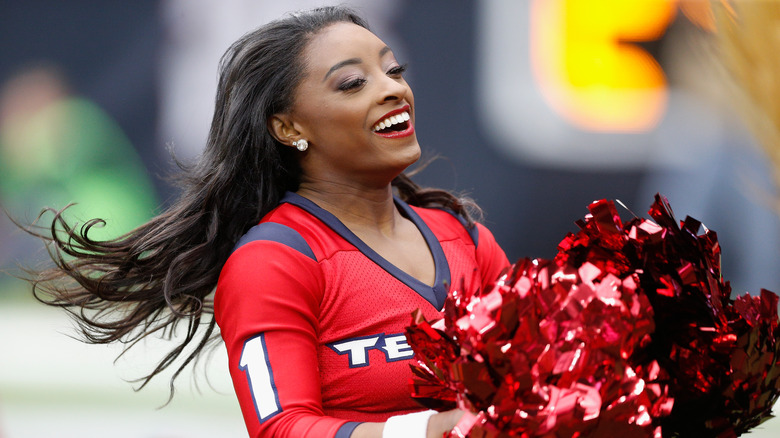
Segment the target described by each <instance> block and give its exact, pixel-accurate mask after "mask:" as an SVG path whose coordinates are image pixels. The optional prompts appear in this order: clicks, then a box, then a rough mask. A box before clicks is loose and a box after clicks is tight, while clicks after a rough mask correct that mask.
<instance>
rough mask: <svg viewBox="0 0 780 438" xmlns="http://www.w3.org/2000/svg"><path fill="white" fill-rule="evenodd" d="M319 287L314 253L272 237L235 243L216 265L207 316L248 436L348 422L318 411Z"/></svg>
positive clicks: (299, 432) (329, 431)
mask: <svg viewBox="0 0 780 438" xmlns="http://www.w3.org/2000/svg"><path fill="white" fill-rule="evenodd" d="M322 289H323V284H322V278H321V274H320V271H319V268H318V265H317V262H316V261H315V260H313V259H312V258H311V257H308V256H306V255H304V254H301V253H300V252H299V251H296V250H295V249H292V248H290V247H288V246H286V245H284V244H281V243H278V242H273V241H255V242H251V243H248V244H246V245H244V246H242V247H240V248H239V249H238V250H236V251H235V252H234V253H233V254H232V255H231V256H230V258H229V259H228V261H227V263H226V264H225V266H224V268H223V269H222V273H221V274H220V279H219V282H218V285H217V291H216V295H215V318H216V320H217V323H218V325H219V327H220V332H221V335H222V338H223V339H224V341H225V346H226V347H227V352H228V362H229V368H230V374H231V377H232V379H233V385H234V387H235V391H236V395H237V397H238V401H239V404H240V406H241V411H242V413H243V416H244V420H245V422H246V426H247V429H248V431H249V436H250V437H272V436H273V437H334V436H336V434H337V433H338V434H339V435H342V434H343V433H344V431H345V430H346V429H350V427H353V426H352V424H351V423H350V424H345V423H347V421H346V420H343V419H337V418H333V417H326V416H324V415H323V410H322V402H321V395H320V394H321V392H320V386H321V385H320V378H319V371H318V366H317V363H318V362H317V331H318V316H319V315H318V309H319V303H320V299H321V291H322ZM339 430H341V432H339ZM350 431H351V429H350Z"/></svg>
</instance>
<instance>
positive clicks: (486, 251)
mask: <svg viewBox="0 0 780 438" xmlns="http://www.w3.org/2000/svg"><path fill="white" fill-rule="evenodd" d="M475 227H477V233H478V238H477V240H476V243H477V254H476V256H477V265H478V266H479V271H480V273H481V274H482V285H481V286H482V290H490V287H491V286H492V284H493V282H495V281H496V280H497V279H498V276H499V275H501V272H502V271H503V270H504V269H505V268H507V267H508V266H509V259H507V257H506V254H505V253H504V250H503V249H501V247H500V246H498V243H497V242H496V239H495V237H493V233H491V232H490V230H488V229H487V228H486V227H485V226H484V225H482V224H480V223H477V224H475Z"/></svg>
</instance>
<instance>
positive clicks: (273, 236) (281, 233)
mask: <svg viewBox="0 0 780 438" xmlns="http://www.w3.org/2000/svg"><path fill="white" fill-rule="evenodd" d="M255 240H269V241H272V242H278V243H281V244H283V245H287V246H289V247H290V248H292V249H294V250H296V251H298V252H300V253H301V254H303V255H305V256H307V257H309V258H311V259H312V260H314V261H317V257H315V256H314V251H312V250H311V247H310V246H309V244H308V243H307V242H306V240H305V239H304V238H303V236H301V235H300V234H299V233H298V232H297V231H295V230H293V229H292V228H290V227H288V226H287V225H282V224H278V223H276V222H263V223H261V224H258V225H255V226H254V227H252V228H250V229H249V231H247V232H246V234H244V235H243V236H241V238H240V239H239V240H238V243H237V244H236V246H235V248H233V251H234V252H235V251H236V250H237V249H238V248H241V247H242V246H244V245H246V244H247V243H249V242H254V241H255Z"/></svg>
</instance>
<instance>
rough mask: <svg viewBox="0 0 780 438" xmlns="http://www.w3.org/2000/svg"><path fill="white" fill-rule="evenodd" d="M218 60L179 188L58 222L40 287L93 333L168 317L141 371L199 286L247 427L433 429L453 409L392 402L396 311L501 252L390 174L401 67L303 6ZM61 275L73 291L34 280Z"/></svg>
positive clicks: (405, 97)
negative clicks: (202, 145)
mask: <svg viewBox="0 0 780 438" xmlns="http://www.w3.org/2000/svg"><path fill="white" fill-rule="evenodd" d="M221 69H222V71H221V77H220V81H219V86H218V92H217V100H216V110H215V115H214V119H213V122H212V126H211V131H210V135H209V139H208V143H207V147H206V150H205V152H204V154H203V156H202V158H201V160H200V161H199V162H198V163H197V164H196V165H195V167H194V168H193V169H190V170H189V172H187V177H186V180H185V181H184V183H185V186H184V193H183V196H182V198H181V199H180V200H179V201H178V202H177V203H176V204H175V205H174V206H173V207H171V208H170V209H169V210H168V211H166V212H165V213H163V214H162V215H160V216H158V217H156V218H154V219H153V220H151V221H150V222H149V223H147V224H145V225H143V226H141V227H139V228H138V229H136V230H135V231H134V232H132V233H130V234H128V235H126V236H124V237H122V238H120V239H117V240H115V241H109V242H95V241H92V240H90V239H89V238H88V236H87V233H88V231H89V224H88V225H87V226H86V227H84V228H83V229H82V230H81V231H80V232H77V230H74V229H71V228H69V227H68V225H67V223H66V221H64V220H63V219H62V217H61V216H60V215H57V216H56V217H55V222H54V224H53V226H52V230H51V232H52V234H53V235H54V238H53V240H54V243H55V244H56V247H57V248H59V251H58V252H56V253H55V261H56V262H57V263H58V269H57V270H53V271H50V272H48V273H47V275H44V276H43V278H42V280H43V281H45V283H40V282H39V283H38V287H39V289H40V288H41V287H42V286H44V287H46V288H45V289H43V292H45V293H49V294H51V297H52V298H50V302H51V303H53V304H55V305H61V306H66V307H69V308H75V309H74V313H76V314H77V315H79V317H81V318H83V323H82V326H83V328H84V330H85V333H86V335H87V337H88V339H89V340H91V341H94V342H111V341H113V340H117V339H120V338H121V339H125V338H128V337H129V338H130V339H131V340H132V339H139V338H141V337H143V336H146V335H148V334H150V333H154V332H156V331H158V330H165V329H167V328H169V327H171V326H173V325H175V324H176V322H177V321H179V320H182V319H184V320H186V321H187V323H188V332H187V336H186V338H185V339H184V341H183V342H182V343H181V344H180V345H177V347H176V348H175V349H173V350H172V351H171V352H170V354H168V356H166V357H165V358H164V360H163V361H162V362H161V363H160V364H159V365H158V367H157V368H156V369H155V370H153V371H152V373H150V374H149V375H148V376H147V378H146V379H147V381H148V379H151V378H152V377H153V376H154V375H156V374H157V373H159V372H160V371H161V370H162V369H164V368H166V367H168V366H170V365H171V364H172V363H173V361H174V360H175V359H176V358H177V357H179V356H181V355H182V353H183V351H184V349H185V347H187V345H188V344H189V343H191V342H194V340H195V339H196V334H197V332H198V329H199V326H200V325H201V322H202V319H201V318H203V317H204V314H207V313H208V312H209V311H210V310H211V309H210V306H208V305H207V302H208V300H207V297H208V296H209V294H210V293H211V292H212V291H213V289H214V286H215V285H217V290H216V293H215V298H214V309H213V310H214V314H215V320H216V323H218V324H219V327H220V332H221V335H222V338H223V339H224V341H225V344H226V347H227V349H228V357H229V362H230V363H229V367H230V372H231V375H232V377H233V382H234V386H235V388H236V393H237V395H238V398H239V402H240V404H241V408H242V411H243V414H244V418H245V420H246V423H247V428H248V430H249V433H250V435H251V436H275V437H306V436H312V437H332V436H352V437H371V436H374V437H379V436H385V437H391V436H404V437H413V436H426V433H427V436H437V437H440V436H441V435H442V433H444V432H446V431H448V430H451V429H452V427H453V426H454V425H455V423H456V421H457V420H458V418H459V417H460V413H459V412H457V411H450V412H446V413H435V414H434V413H433V412H423V413H420V412H419V411H420V408H419V407H418V406H417V405H416V404H415V403H414V401H413V400H411V398H410V397H409V390H408V386H407V385H408V379H409V377H410V376H411V374H410V370H409V366H408V361H409V360H410V359H411V357H412V355H413V353H412V351H411V349H410V348H409V346H408V345H407V344H406V342H405V339H404V336H403V332H404V328H405V327H406V326H407V325H408V324H409V322H410V314H411V312H412V311H414V310H415V309H420V310H421V311H422V313H423V315H425V316H426V317H427V318H435V317H437V315H438V314H439V312H440V311H441V309H442V307H443V303H444V297H445V296H446V293H447V288H448V287H449V284H452V283H454V284H456V285H457V286H458V287H459V288H479V287H484V286H485V285H487V284H488V283H489V282H490V281H491V280H494V279H495V278H497V276H498V274H499V272H500V271H501V270H502V269H503V268H504V267H506V266H507V265H508V261H507V259H506V256H505V255H504V253H503V251H501V249H500V248H499V247H498V246H497V245H496V243H495V241H494V239H493V237H492V235H491V234H490V233H489V232H488V231H487V230H486V229H485V228H484V227H482V226H481V225H475V224H474V223H473V222H472V221H471V219H470V218H469V215H468V213H467V211H466V206H467V205H466V203H465V202H464V201H462V200H459V199H457V198H455V197H453V196H452V195H450V194H448V193H446V192H443V191H439V190H430V189H428V190H423V189H420V188H419V187H418V186H416V185H415V184H414V183H412V182H411V181H410V180H409V179H408V178H407V177H406V176H405V175H404V174H403V173H402V172H403V171H404V170H405V169H406V168H407V167H408V166H410V165H411V164H412V163H414V162H415V161H416V160H417V159H418V158H419V156H420V147H419V145H418V143H417V140H416V136H415V133H414V97H413V95H412V91H411V89H410V88H409V86H408V84H407V83H406V81H405V80H404V79H403V75H402V73H403V70H404V68H403V66H401V65H400V64H398V62H397V61H396V60H395V58H394V56H393V53H392V51H391V50H390V49H389V48H388V47H387V46H386V45H385V44H384V43H382V41H381V40H379V39H378V38H377V37H376V36H375V35H373V34H372V33H371V32H370V31H368V29H367V27H366V24H365V23H364V22H363V21H362V20H361V19H360V18H359V17H357V16H356V15H355V14H354V13H352V12H351V11H349V10H347V9H344V8H322V9H317V10H313V11H310V12H306V13H301V14H298V15H293V16H290V17H288V18H285V19H282V20H279V21H276V22H272V23H270V24H268V25H266V26H264V27H262V28H260V29H258V30H257V31H255V32H252V33H250V34H247V35H245V36H244V37H243V38H241V39H240V40H239V41H238V42H236V43H235V44H234V45H233V46H232V47H231V48H230V50H229V51H228V53H227V54H226V55H225V56H224V58H223V62H222V66H221ZM394 188H395V190H396V191H397V193H398V194H399V198H394V196H393V192H394ZM407 203H408V204H407ZM409 204H412V205H416V207H411V206H410V205H409ZM426 207H429V208H426ZM430 207H433V208H430ZM258 221H259V225H258ZM55 225H60V226H63V227H64V228H65V231H66V235H65V236H61V235H60V236H58V235H57V233H56V230H55ZM242 235H243V237H242ZM63 253H64V254H63ZM68 256H75V259H73V261H71V258H68ZM220 272H221V274H220ZM62 277H70V278H72V279H73V280H75V283H72V284H71V285H70V286H69V287H67V286H58V287H54V286H51V285H52V284H54V283H52V282H51V281H50V280H55V279H60V278H62ZM218 277H219V279H218V282H217V278H218ZM217 283H218V284H217ZM39 292H40V290H39ZM82 309H97V310H99V311H102V312H99V313H97V314H96V315H94V314H92V313H90V312H89V311H87V312H84V311H82ZM106 310H119V311H120V312H121V318H120V319H115V320H106V319H104V318H103V315H104V313H105V311H106ZM138 327H141V329H142V333H138V332H137V331H136V332H133V330H134V329H137V328H138ZM214 329H215V321H213V320H212V321H209V322H208V325H207V327H206V329H205V331H204V332H203V333H202V334H201V335H200V338H199V339H200V340H199V341H197V345H196V346H195V349H194V351H193V352H192V353H190V354H185V355H184V356H185V357H184V363H183V364H182V365H180V366H179V368H178V370H177V373H176V374H175V375H174V378H175V376H176V375H178V373H179V372H180V371H181V370H182V369H183V368H184V366H186V365H187V363H189V362H190V361H191V360H193V359H195V358H196V357H197V356H198V354H199V353H200V352H201V351H202V349H203V348H204V347H205V346H206V345H207V344H208V341H209V340H210V339H211V338H212V334H213V333H214V331H215V330H214Z"/></svg>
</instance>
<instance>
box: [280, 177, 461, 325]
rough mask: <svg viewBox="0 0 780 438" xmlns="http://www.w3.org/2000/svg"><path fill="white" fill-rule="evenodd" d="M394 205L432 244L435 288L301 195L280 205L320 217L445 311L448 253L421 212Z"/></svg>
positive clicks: (290, 194)
mask: <svg viewBox="0 0 780 438" xmlns="http://www.w3.org/2000/svg"><path fill="white" fill-rule="evenodd" d="M394 201H395V205H396V206H397V207H398V209H399V210H400V212H401V214H402V215H404V216H405V217H406V218H408V219H409V220H411V221H412V223H414V225H415V226H416V227H417V229H418V230H420V233H422V235H423V238H424V239H425V242H426V243H427V244H428V249H429V250H430V251H431V254H432V255H433V263H434V266H435V268H436V278H435V280H434V282H433V286H428V285H427V284H425V283H423V282H422V281H420V280H418V279H416V278H414V277H412V276H411V275H409V274H407V273H406V272H404V271H403V270H401V269H399V268H398V267H396V266H395V265H393V264H392V263H390V262H389V261H387V260H386V259H385V258H384V257H382V256H381V255H379V254H378V253H377V252H376V251H374V250H373V249H371V247H369V246H368V245H366V244H365V242H363V241H362V240H360V238H359V237H358V236H356V235H355V233H353V232H352V231H350V229H349V228H347V226H346V225H344V224H343V223H342V222H341V221H340V220H339V219H338V218H337V217H336V216H334V215H333V214H331V213H330V212H329V211H327V210H325V209H324V208H322V207H320V206H319V205H317V204H315V203H314V202H312V201H311V200H309V199H307V198H304V197H303V196H301V195H299V194H297V193H293V192H287V193H286V194H285V195H284V197H283V198H282V200H281V202H280V203H288V204H293V205H295V206H298V207H300V208H302V209H303V210H305V211H306V212H308V213H309V214H311V215H312V216H314V217H316V218H317V219H319V220H320V221H322V222H323V223H324V224H325V225H327V226H328V227H330V229H332V230H333V231H335V232H336V233H337V234H338V235H339V236H341V237H342V238H343V239H344V240H346V241H347V242H349V243H350V244H352V245H353V246H354V247H355V248H357V249H358V250H359V251H360V252H361V253H363V255H365V256H366V257H368V258H369V259H370V260H371V261H373V262H374V263H376V264H377V265H379V266H380V267H381V268H382V269H384V270H385V271H387V272H388V273H389V274H390V275H392V276H393V277H395V278H397V279H398V280H400V281H401V282H402V283H404V284H405V285H407V286H408V287H410V288H411V289H413V290H414V291H415V292H417V293H418V294H420V296H422V297H423V298H425V300H426V301H428V302H429V303H431V304H432V305H433V306H434V307H435V308H436V309H437V310H441V309H442V308H443V307H444V299H445V298H446V297H447V288H448V285H449V283H450V267H449V264H448V263H447V258H446V257H445V255H444V250H442V248H441V244H440V243H439V240H438V239H437V238H436V236H435V235H434V234H433V232H432V231H431V229H430V228H429V227H428V225H427V224H426V223H425V222H424V221H423V220H422V218H421V217H420V216H419V215H418V214H417V212H415V211H414V210H413V209H412V207H410V206H409V204H407V203H405V202H404V201H402V200H400V199H398V198H394Z"/></svg>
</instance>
